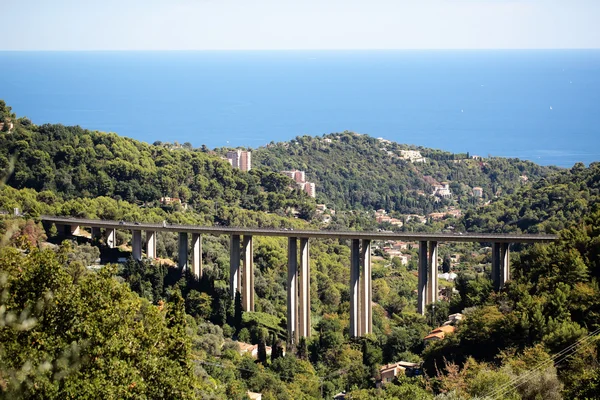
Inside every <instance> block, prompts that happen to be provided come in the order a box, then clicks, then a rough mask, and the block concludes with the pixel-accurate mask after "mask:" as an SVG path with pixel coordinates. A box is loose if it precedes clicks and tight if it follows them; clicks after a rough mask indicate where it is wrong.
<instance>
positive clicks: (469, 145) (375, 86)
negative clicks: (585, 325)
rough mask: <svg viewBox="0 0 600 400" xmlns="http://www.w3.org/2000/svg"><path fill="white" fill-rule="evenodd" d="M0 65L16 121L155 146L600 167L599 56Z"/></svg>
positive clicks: (306, 53) (163, 56)
mask: <svg viewBox="0 0 600 400" xmlns="http://www.w3.org/2000/svg"><path fill="white" fill-rule="evenodd" d="M365 55H368V56H367V57H365ZM0 63H1V64H2V65H3V70H2V74H1V75H0V93H1V96H0V97H1V98H3V99H4V100H6V102H7V103H8V104H10V105H12V106H13V109H14V111H15V112H16V113H17V114H18V115H26V116H28V117H29V118H31V119H32V121H33V122H34V123H40V124H41V123H45V122H54V123H63V124H65V125H81V126H82V127H84V128H88V129H97V130H103V131H114V132H117V133H119V134H121V135H124V136H129V137H132V138H135V139H139V140H144V141H147V142H150V143H151V142H153V141H155V140H162V141H178V142H180V143H184V142H191V143H192V144H193V145H194V146H201V145H202V144H206V145H207V146H208V147H209V148H214V147H222V146H250V147H253V148H256V147H259V146H262V145H265V144H266V143H269V142H271V141H275V142H277V141H284V140H289V139H291V138H294V137H296V136H301V135H305V134H307V135H311V136H316V135H322V134H326V133H330V132H341V131H344V130H351V131H355V132H360V133H368V134H369V135H371V136H374V137H384V138H386V139H390V140H394V141H396V142H400V143H407V144H415V145H421V146H426V147H433V148H442V149H445V150H448V151H454V152H465V151H470V152H471V153H473V154H475V153H477V154H484V155H488V154H491V155H495V156H506V157H518V158H522V159H529V160H532V161H534V162H536V163H539V164H543V165H551V164H553V165H558V166H563V167H569V166H572V165H573V164H574V163H575V162H579V161H581V162H584V163H586V164H589V163H590V162H593V161H597V160H600V150H597V149H600V132H598V130H599V129H600V128H599V127H600V113H598V112H597V105H598V104H600V50H597V49H590V50H585V49H581V50H579V49H573V50H545V49H540V50H358V51H357V50H352V51H349V50H348V51H345V50H339V51H326V50H316V51H311V50H293V51H265V50H258V51H168V52H167V51H134V52H122V51H115V52H105V51H91V52H66V51H65V52H63V51H61V52H41V51H40V52H34V51H25V52H14V51H2V52H0Z"/></svg>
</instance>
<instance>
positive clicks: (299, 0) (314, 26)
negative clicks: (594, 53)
mask: <svg viewBox="0 0 600 400" xmlns="http://www.w3.org/2000/svg"><path fill="white" fill-rule="evenodd" d="M0 4H1V5H2V7H0V9H1V13H2V22H1V23H0V35H2V37H3V38H4V40H3V41H2V43H1V44H0V49H1V50H229V49H242V50H252V49H501V48H513V49H518V48H600V0H102V1H98V0H0Z"/></svg>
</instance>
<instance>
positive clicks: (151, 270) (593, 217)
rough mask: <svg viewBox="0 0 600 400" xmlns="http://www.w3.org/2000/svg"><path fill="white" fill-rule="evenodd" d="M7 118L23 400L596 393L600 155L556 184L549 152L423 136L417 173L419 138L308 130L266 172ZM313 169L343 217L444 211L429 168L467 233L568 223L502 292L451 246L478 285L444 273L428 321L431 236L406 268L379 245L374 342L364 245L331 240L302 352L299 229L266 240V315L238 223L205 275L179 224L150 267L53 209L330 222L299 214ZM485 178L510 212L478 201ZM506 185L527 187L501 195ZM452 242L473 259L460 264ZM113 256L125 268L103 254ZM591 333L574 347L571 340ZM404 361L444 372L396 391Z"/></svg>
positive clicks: (1, 387)
mask: <svg viewBox="0 0 600 400" xmlns="http://www.w3.org/2000/svg"><path fill="white" fill-rule="evenodd" d="M2 112H3V114H2V118H3V119H4V121H6V120H7V119H10V120H11V121H13V122H14V125H15V126H14V128H13V129H12V130H10V132H9V131H8V130H7V129H5V130H4V132H2V133H1V134H0V135H1V136H0V154H1V156H0V157H3V158H0V161H1V162H2V163H3V164H2V167H3V169H4V171H5V172H4V174H3V176H2V178H3V179H2V180H1V181H0V211H4V210H5V211H8V210H12V209H13V208H19V209H20V210H21V211H23V212H25V216H23V215H16V216H15V215H11V214H9V213H6V212H5V213H3V214H0V339H1V340H0V397H2V398H4V397H6V398H15V399H20V398H25V399H29V398H48V399H63V398H90V399H92V398H206V399H215V400H220V399H236V400H237V399H239V400H245V399H246V398H247V392H248V391H249V390H250V391H253V392H261V393H262V394H263V399H265V400H274V399H285V400H287V399H290V400H291V399H317V398H332V397H333V395H334V394H335V393H338V392H340V391H342V390H345V391H346V392H347V396H348V397H347V398H351V399H386V400H393V399H434V398H435V399H436V400H450V399H469V398H490V397H491V398H506V399H515V400H518V399H527V400H529V399H553V400H554V399H557V400H558V399H560V398H562V397H564V398H569V399H581V400H583V399H592V398H595V396H596V395H597V392H598V390H599V388H600V356H599V355H600V344H599V342H598V339H597V334H598V332H600V330H599V328H600V325H599V322H598V321H599V318H600V317H599V316H600V300H599V299H600V289H599V287H598V283H597V280H598V278H600V257H599V254H598V249H599V248H600V243H599V237H600V205H599V204H600V203H599V202H598V200H599V199H598V190H599V182H600V171H599V170H600V164H592V165H591V166H590V167H589V168H585V167H584V166H582V165H576V166H574V167H573V168H572V169H571V170H568V171H560V172H559V173H557V174H556V175H553V174H555V173H556V171H555V170H554V169H552V168H543V167H539V166H536V165H535V164H532V163H528V162H522V161H518V160H506V159H484V160H481V161H480V160H471V159H467V158H465V157H466V154H465V155H452V154H450V153H444V152H440V151H435V150H428V149H422V148H421V149H419V151H421V153H422V155H423V156H425V157H426V158H427V159H428V162H427V163H424V164H419V163H417V164H413V163H411V162H408V161H404V160H400V158H399V157H397V156H394V155H393V154H396V153H397V152H398V151H399V150H400V149H403V148H406V147H402V146H400V145H397V144H394V143H385V142H381V141H379V140H377V139H373V138H369V137H368V136H357V135H354V134H350V133H345V134H340V135H330V136H327V137H326V139H330V142H329V141H325V140H324V138H306V137H304V138H298V139H297V140H295V141H293V142H291V143H288V144H277V145H271V146H270V147H268V148H265V149H262V148H261V149H259V150H257V151H256V152H255V154H256V156H255V157H254V158H255V163H256V162H260V163H262V164H264V165H265V167H264V168H263V169H261V168H257V169H256V171H255V170H253V171H252V172H250V173H241V172H239V171H237V170H233V169H231V167H230V166H229V164H227V163H226V162H224V161H222V160H220V159H219V158H218V156H216V155H212V154H208V151H207V149H204V151H202V150H200V151H194V150H193V149H190V148H182V147H179V146H173V145H168V144H167V145H165V144H161V143H157V144H156V145H147V144H144V143H140V142H136V141H133V140H129V139H124V138H120V137H118V136H117V135H115V134H104V133H98V132H90V131H86V130H83V129H81V128H78V127H63V126H60V125H42V126H39V127H37V126H34V125H32V124H31V123H30V122H29V121H28V120H26V119H16V116H14V115H13V114H10V109H9V108H8V107H6V106H4V105H3V103H2ZM382 145H384V146H385V148H386V150H385V151H383V150H382V148H381V146H382ZM185 147H189V146H185ZM219 151H220V150H219ZM387 151H391V152H392V155H390V154H388V153H387ZM217 152H218V151H217ZM286 154H289V155H286ZM311 154H312V155H311ZM312 156H314V160H315V161H314V164H315V165H316V166H317V167H318V168H316V167H314V166H311V164H312V163H313V157H312ZM302 160H306V161H305V162H301V161H302ZM292 168H298V169H303V170H305V171H306V172H307V179H308V180H314V181H315V182H317V183H318V184H322V185H323V188H324V190H325V188H327V189H326V190H327V192H325V191H324V192H321V193H320V194H319V196H320V198H318V200H325V197H326V196H327V194H326V193H330V195H331V196H332V198H331V199H327V201H328V202H331V203H333V204H334V205H335V206H336V207H337V208H340V209H352V208H358V209H361V208H365V209H371V208H378V207H384V208H388V209H389V210H394V209H395V210H403V212H410V210H414V211H419V212H426V211H427V210H431V209H433V208H434V207H437V206H439V205H440V204H441V205H444V202H440V204H437V203H435V202H434V200H433V198H432V197H431V196H422V195H419V194H418V193H417V191H418V190H423V191H424V192H425V193H428V191H429V190H430V189H431V187H430V185H431V184H430V183H428V182H431V180H429V179H425V177H427V176H429V177H431V178H432V179H434V180H438V181H443V180H447V181H450V183H451V187H452V191H453V192H454V193H456V197H457V200H458V201H459V203H463V204H468V205H472V206H473V208H472V210H471V211H470V212H468V213H467V215H466V216H465V217H464V219H463V222H462V224H464V225H465V226H466V227H467V228H469V229H471V230H476V229H479V230H499V231H503V230H509V231H517V230H523V231H525V230H527V231H532V232H533V231H555V230H557V231H558V230H560V232H559V234H560V239H559V240H558V241H557V242H556V243H553V244H551V245H536V246H523V247H522V248H521V247H519V248H514V249H513V251H511V257H512V260H511V262H512V264H513V270H512V271H513V273H512V280H511V281H509V282H508V283H507V285H506V288H504V289H503V290H502V291H500V292H494V291H493V290H492V285H491V281H490V279H489V258H490V254H491V253H490V252H489V249H487V248H485V247H483V246H481V245H479V244H471V243H469V244H462V245H460V246H454V247H452V248H450V246H447V245H444V244H441V245H440V248H439V252H440V257H441V258H443V263H441V264H442V267H443V265H447V267H448V268H452V269H453V271H455V272H456V273H457V275H458V276H457V279H456V281H455V282H454V283H452V282H449V281H443V280H442V279H440V293H441V292H442V291H443V292H444V293H446V294H445V295H444V296H442V297H443V298H442V299H441V300H440V301H438V302H437V303H435V304H434V305H431V306H429V307H428V310H427V312H426V315H420V314H418V313H417V312H416V300H417V299H416V297H417V296H416V290H415V289H416V287H417V274H416V271H415V269H416V260H417V253H418V249H417V248H416V247H415V246H414V245H413V244H405V245H406V246H407V248H406V250H405V252H404V254H405V256H407V257H408V256H410V257H411V258H412V259H411V261H410V262H407V263H406V264H404V263H403V262H402V260H401V259H400V258H399V257H394V258H391V257H390V256H389V255H386V254H385V253H383V252H382V251H381V248H382V247H383V244H382V243H374V249H375V250H374V254H373V260H372V263H373V265H372V279H373V288H372V292H373V304H372V309H373V334H370V335H367V337H363V338H351V337H350V334H349V310H350V304H349V301H350V295H349V294H350V291H349V280H350V249H349V246H348V243H347V242H345V241H341V240H312V239H311V244H310V259H311V288H310V305H311V319H312V327H313V330H312V337H311V338H309V339H307V340H301V341H300V342H299V343H298V344H297V345H291V344H289V343H286V340H287V337H286V336H287V333H286V325H287V321H286V307H287V304H286V302H287V301H286V293H287V279H286V277H287V243H286V239H285V238H280V237H256V238H255V241H254V248H253V250H254V253H253V254H254V265H255V275H254V285H255V294H256V311H255V312H244V311H243V310H242V307H241V301H240V298H239V295H237V296H232V293H230V289H229V254H230V252H229V250H230V249H229V246H230V241H229V238H228V237H227V236H209V235H204V236H203V246H202V257H203V265H204V270H203V276H202V278H201V279H197V278H196V277H195V276H192V275H191V274H190V273H184V272H183V271H181V270H180V269H178V268H174V267H171V266H172V265H175V263H174V262H173V261H176V260H177V257H178V255H177V254H178V237H177V235H176V234H175V233H160V234H159V235H158V240H157V252H158V256H159V257H160V259H154V260H148V259H142V260H140V261H135V260H133V259H132V258H130V257H129V256H130V254H131V247H130V240H131V234H130V232H126V231H119V232H118V234H117V244H118V248H115V249H109V248H107V246H105V244H104V243H103V241H97V240H92V239H89V238H86V237H85V235H84V236H80V237H78V238H73V237H71V238H68V240H64V239H65V237H64V236H61V234H60V233H59V231H58V230H57V229H56V227H50V228H49V229H48V230H47V231H46V230H44V229H43V227H42V225H41V223H39V220H38V219H37V218H38V216H39V215H40V214H58V215H67V216H74V217H89V218H102V219H117V220H119V219H124V220H132V221H153V222H158V221H165V220H166V221H169V222H178V223H188V224H211V223H215V222H216V223H226V224H231V225H237V226H243V225H253V226H273V227H289V228H306V227H309V226H312V225H310V224H311V223H310V222H307V221H304V220H302V219H298V218H292V217H290V216H289V215H291V212H289V210H288V209H290V208H297V209H298V210H300V211H301V212H303V213H304V214H305V216H309V215H310V213H311V212H312V210H313V209H314V206H315V204H314V200H312V199H308V198H307V197H306V195H305V194H304V193H300V192H298V191H291V190H289V189H288V186H289V185H291V184H292V183H291V181H290V180H288V178H286V177H284V176H283V175H281V174H279V173H278V171H280V170H283V169H292ZM311 168H313V169H311ZM315 168H316V169H315ZM382 171H384V172H382ZM311 174H315V175H311ZM521 176H526V177H527V178H528V181H529V182H531V181H533V183H527V181H526V180H525V179H523V178H521ZM538 178H541V179H538ZM319 179H323V180H322V181H319ZM5 182H7V184H5ZM475 185H477V186H481V187H483V188H484V198H485V200H489V199H491V200H492V201H491V203H490V204H489V205H487V206H479V207H476V204H475V203H479V204H484V203H485V202H483V201H482V202H471V201H470V200H469V199H470V198H471V196H470V187H471V186H475ZM467 188H469V189H467ZM494 194H499V195H500V194H506V196H504V195H503V196H500V197H499V198H497V199H495V200H493V196H494ZM163 195H170V196H180V197H181V198H182V199H183V200H184V201H187V202H188V203H189V204H191V207H190V209H188V210H184V209H183V208H180V207H165V206H164V205H162V206H161V205H159V204H158V201H157V199H158V198H159V197H160V196H163ZM384 199H385V201H384ZM411 199H412V200H411ZM381 201H384V203H379V202H381ZM265 211H268V212H265ZM346 214H348V215H350V214H354V213H346ZM361 214H364V215H367V213H361ZM357 218H358V217H357ZM360 218H362V217H360ZM365 218H366V217H365ZM340 220H343V218H341V219H340ZM348 225H350V224H348ZM563 228H565V229H563ZM90 236H91V235H90ZM453 253H458V254H457V255H458V256H460V257H456V258H455V259H460V262H459V261H457V262H455V263H453V265H452V264H451V263H450V256H451V254H453ZM105 257H106V258H108V257H112V259H113V260H118V259H121V260H122V262H121V263H120V264H119V265H118V266H110V265H98V264H96V263H95V260H97V259H98V258H100V259H101V260H102V259H104V258H105ZM123 259H127V261H126V262H124V261H123ZM446 261H448V262H447V263H446ZM111 262H112V261H111ZM443 268H444V267H443ZM452 289H456V290H457V291H454V290H452ZM234 299H235V300H234ZM453 312H460V313H463V314H464V316H465V319H464V320H462V321H461V322H459V323H457V325H456V331H455V333H454V334H452V333H448V335H447V336H446V337H445V338H443V339H442V340H440V341H438V342H435V343H433V344H431V343H430V344H425V343H424V340H423V338H424V337H425V336H426V335H428V333H429V332H430V331H431V330H432V329H434V328H436V327H438V326H440V325H442V324H443V323H444V322H445V321H446V320H447V318H448V315H449V314H450V313H453ZM238 341H241V342H248V343H252V344H256V345H257V346H258V351H257V355H256V356H255V358H253V357H252V356H251V355H250V354H248V353H244V354H241V352H240V347H239V345H238ZM267 345H268V346H270V347H271V350H272V352H271V355H270V356H268V355H267V351H266V346H267ZM571 345H575V346H574V347H573V348H572V349H573V350H574V351H573V352H572V353H561V352H562V351H564V350H565V349H571V347H569V346H571ZM284 352H285V354H284ZM556 354H558V355H561V354H562V355H565V354H566V355H567V356H568V357H562V356H561V357H554V358H552V357H553V356H555V355H556ZM397 361H409V362H416V363H423V366H424V370H425V372H426V375H425V376H423V375H420V376H413V377H409V376H404V374H399V376H398V377H397V378H396V379H394V380H393V381H392V382H386V384H385V385H384V387H383V389H376V388H375V387H374V381H376V380H378V379H380V378H381V373H380V367H381V366H382V365H384V364H386V363H390V362H397ZM498 396H499V397H498Z"/></svg>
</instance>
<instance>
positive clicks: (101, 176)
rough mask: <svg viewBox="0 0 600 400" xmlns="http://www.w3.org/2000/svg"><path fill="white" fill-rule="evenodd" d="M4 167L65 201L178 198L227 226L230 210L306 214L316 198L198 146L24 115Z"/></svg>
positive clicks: (16, 180) (0, 142)
mask: <svg viewBox="0 0 600 400" xmlns="http://www.w3.org/2000/svg"><path fill="white" fill-rule="evenodd" d="M12 169H14V173H12V174H9V172H10V170H12ZM0 171H5V173H4V174H3V175H5V176H8V182H7V183H8V184H9V185H10V186H13V187H15V188H32V189H36V190H37V191H52V192H54V193H56V194H58V195H59V196H61V197H64V198H66V199H72V198H81V197H84V198H95V197H98V196H106V197H111V198H115V199H122V200H126V201H128V202H130V203H138V204H154V205H157V204H158V203H159V200H160V198H161V197H163V196H166V197H176V198H179V199H180V200H181V201H182V202H183V203H188V204H189V205H191V206H192V207H193V208H194V209H195V210H196V211H197V212H199V213H202V214H204V215H206V216H207V218H210V219H213V218H214V220H215V221H216V222H219V223H229V220H228V219H227V213H228V212H229V210H230V209H232V208H234V209H237V208H242V209H246V210H255V211H267V212H277V213H280V214H281V215H284V214H285V213H287V212H288V211H289V209H290V208H294V209H297V210H298V211H299V212H300V216H302V217H304V218H309V217H310V215H311V212H312V211H313V210H314V200H312V199H311V198H309V197H308V196H307V195H306V194H305V193H304V192H302V191H299V190H289V189H288V186H289V180H288V179H287V178H286V177H285V176H282V175H281V174H278V173H273V172H270V171H267V170H265V169H260V168H255V169H253V170H251V171H250V172H249V173H245V172H241V171H239V170H237V169H233V168H232V167H231V166H230V165H229V163H228V162H227V161H225V160H222V159H220V158H219V157H217V156H216V155H214V154H212V155H211V154H208V153H206V152H203V151H200V150H196V151H194V150H191V149H188V148H183V147H175V146H172V145H163V144H160V145H156V146H155V145H149V144H146V143H142V142H138V141H136V140H132V139H127V138H123V137H119V136H117V135H116V134H114V133H102V132H96V131H88V130H85V129H82V128H80V127H78V126H75V127H67V126H63V125H50V124H45V125H41V126H36V125H33V124H31V123H30V122H29V120H27V119H23V118H22V119H19V120H18V122H17V123H16V124H15V127H14V129H13V130H12V132H10V133H8V132H4V133H2V134H0Z"/></svg>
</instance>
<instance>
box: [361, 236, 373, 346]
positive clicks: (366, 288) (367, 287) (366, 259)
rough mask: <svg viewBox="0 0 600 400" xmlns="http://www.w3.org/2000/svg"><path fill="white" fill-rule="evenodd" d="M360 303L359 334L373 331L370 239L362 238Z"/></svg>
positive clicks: (362, 334)
mask: <svg viewBox="0 0 600 400" xmlns="http://www.w3.org/2000/svg"><path fill="white" fill-rule="evenodd" d="M360 262H361V264H362V265H361V267H362V268H361V269H362V278H361V280H360V282H361V285H360V286H361V290H362V293H361V295H362V296H361V302H360V303H361V304H360V308H361V310H360V336H364V335H366V334H368V333H372V332H373V314H372V311H373V307H372V302H371V299H372V298H373V297H372V295H373V291H372V286H371V241H370V240H368V239H364V240H363V241H362V248H361V257H360Z"/></svg>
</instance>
